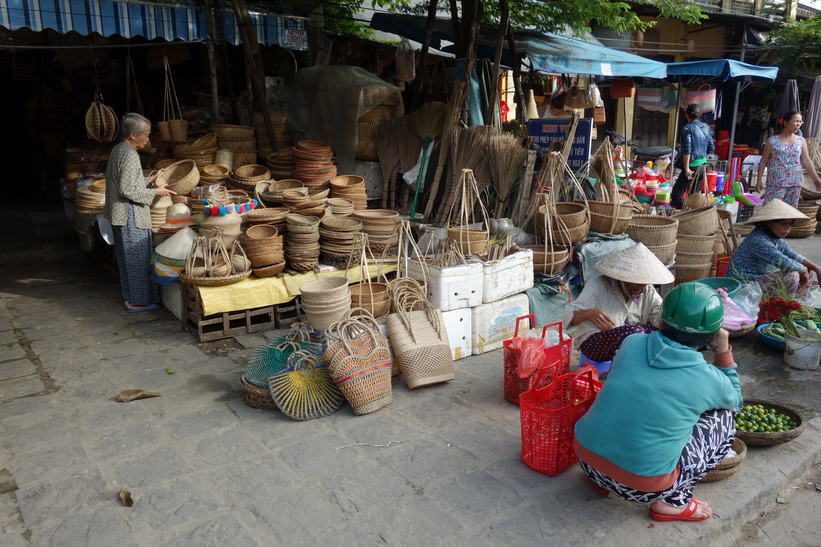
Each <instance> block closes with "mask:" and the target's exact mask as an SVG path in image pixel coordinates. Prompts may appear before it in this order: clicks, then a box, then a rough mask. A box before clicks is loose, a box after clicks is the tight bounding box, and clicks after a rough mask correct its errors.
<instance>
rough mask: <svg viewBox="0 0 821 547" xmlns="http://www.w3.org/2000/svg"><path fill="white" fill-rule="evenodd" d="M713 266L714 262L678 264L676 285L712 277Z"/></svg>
mask: <svg viewBox="0 0 821 547" xmlns="http://www.w3.org/2000/svg"><path fill="white" fill-rule="evenodd" d="M676 258H678V256H676ZM712 267H713V264H712V262H708V263H706V264H694V265H679V264H676V281H675V282H676V285H679V284H681V283H687V282H688V281H698V280H699V279H704V278H705V277H710V270H711V269H712Z"/></svg>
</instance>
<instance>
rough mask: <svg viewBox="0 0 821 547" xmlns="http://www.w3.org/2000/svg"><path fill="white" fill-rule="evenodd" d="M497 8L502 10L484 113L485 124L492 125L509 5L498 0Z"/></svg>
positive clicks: (504, 1) (505, 0) (496, 105)
mask: <svg viewBox="0 0 821 547" xmlns="http://www.w3.org/2000/svg"><path fill="white" fill-rule="evenodd" d="M499 9H500V10H501V12H502V18H501V21H500V22H499V34H498V35H497V37H496V55H495V57H494V59H493V79H492V80H491V83H492V84H493V85H492V86H490V89H489V90H488V106H487V114H486V115H485V125H494V123H493V122H494V120H493V114H494V113H495V112H496V109H497V108H498V107H499V105H498V101H497V98H496V88H497V87H498V86H499V72H500V65H501V64H502V50H503V49H504V47H505V35H506V34H507V27H508V25H510V6H508V4H507V0H499Z"/></svg>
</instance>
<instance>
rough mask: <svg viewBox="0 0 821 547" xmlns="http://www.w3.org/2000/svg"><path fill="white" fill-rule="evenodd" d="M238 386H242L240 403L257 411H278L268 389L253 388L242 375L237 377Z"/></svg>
mask: <svg viewBox="0 0 821 547" xmlns="http://www.w3.org/2000/svg"><path fill="white" fill-rule="evenodd" d="M239 384H240V385H241V386H242V402H243V403H245V404H246V405H248V406H250V407H251V408H257V409H259V410H279V408H278V407H277V405H276V403H275V402H274V400H273V399H272V398H271V391H270V390H269V389H268V388H263V387H259V386H255V385H254V384H252V383H250V382H249V381H248V380H246V379H245V375H244V374H243V375H242V376H240V377H239Z"/></svg>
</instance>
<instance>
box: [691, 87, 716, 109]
mask: <svg viewBox="0 0 821 547" xmlns="http://www.w3.org/2000/svg"><path fill="white" fill-rule="evenodd" d="M684 97H685V99H684V105H683V106H684V108H687V106H688V105H691V104H694V105H696V106H698V107H699V108H700V109H701V112H702V114H703V113H704V112H712V111H714V110H715V109H716V89H715V88H714V87H712V86H710V85H709V84H701V85H700V86H698V87H688V88H687V93H686V94H685V96H684Z"/></svg>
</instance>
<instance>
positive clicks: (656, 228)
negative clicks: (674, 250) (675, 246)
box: [627, 215, 678, 247]
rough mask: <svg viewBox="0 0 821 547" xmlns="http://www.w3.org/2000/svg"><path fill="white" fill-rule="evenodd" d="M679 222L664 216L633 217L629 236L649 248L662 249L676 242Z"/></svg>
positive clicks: (628, 227)
mask: <svg viewBox="0 0 821 547" xmlns="http://www.w3.org/2000/svg"><path fill="white" fill-rule="evenodd" d="M677 234H678V220H677V219H675V218H672V217H667V216H663V215H633V218H632V219H631V220H630V223H629V224H628V225H627V235H628V236H630V239H632V240H633V241H635V242H640V243H644V244H645V245H646V246H647V247H661V246H665V245H669V244H670V243H673V242H675V241H676V235H677Z"/></svg>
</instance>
